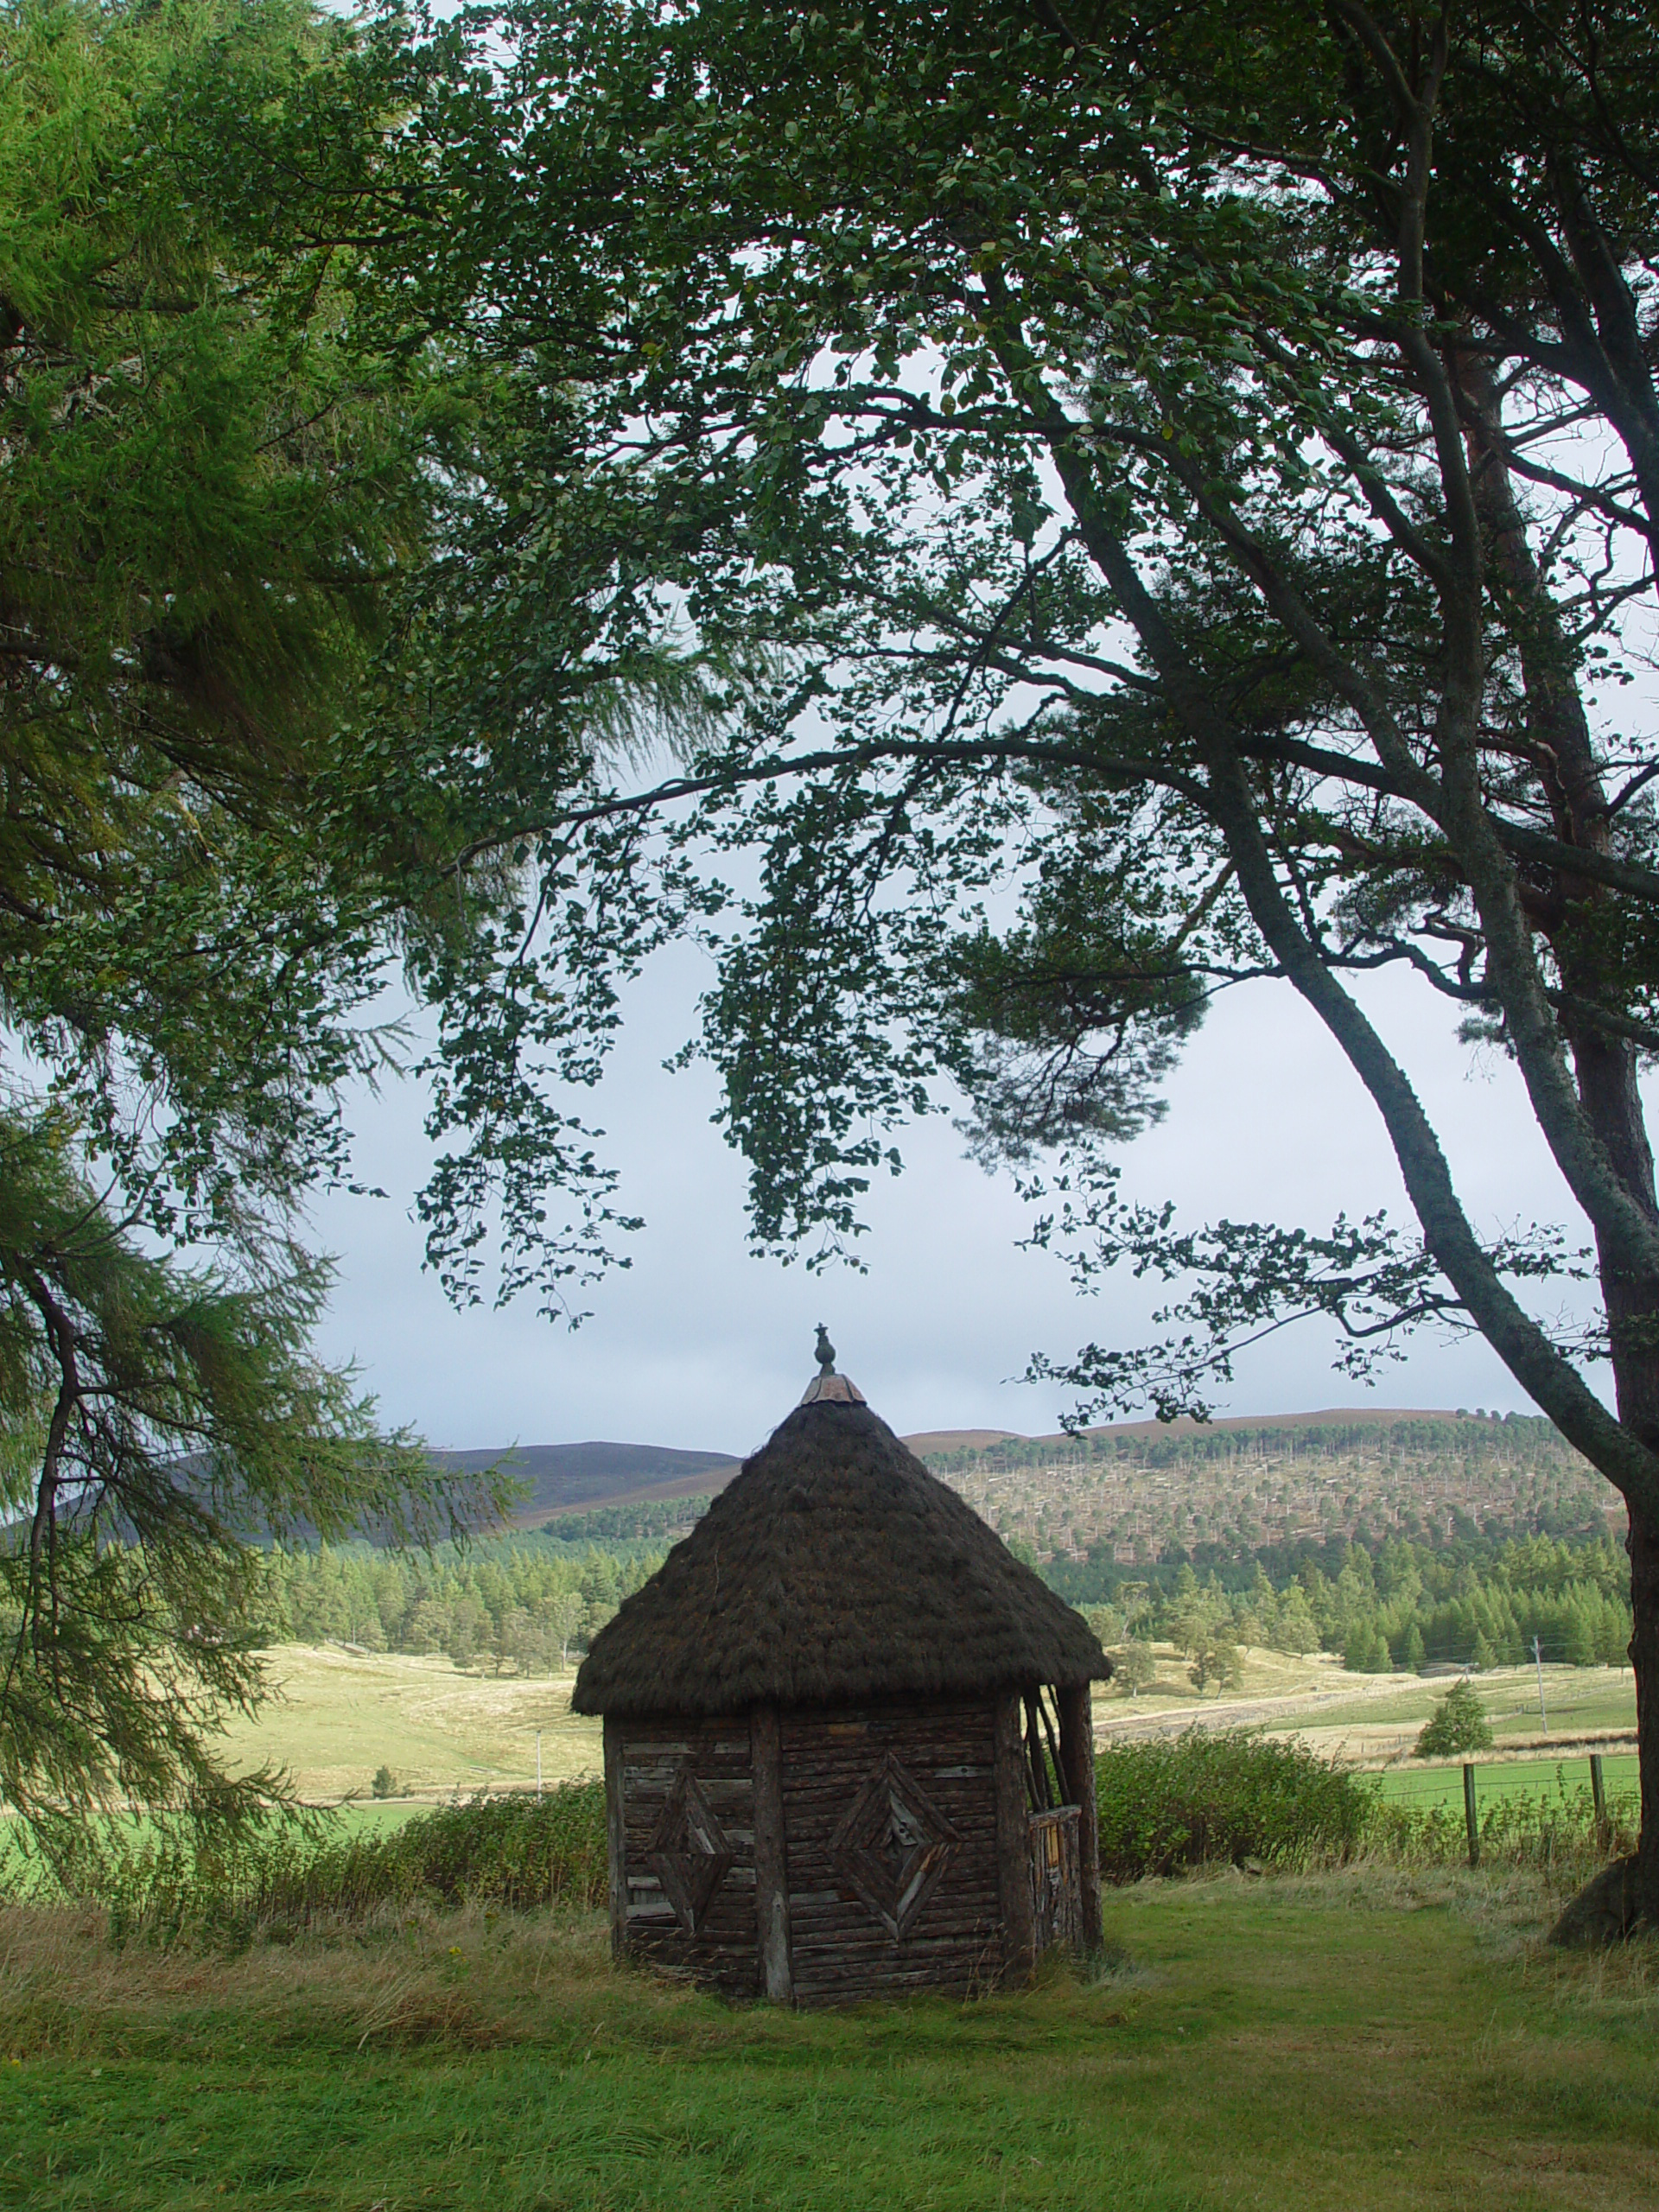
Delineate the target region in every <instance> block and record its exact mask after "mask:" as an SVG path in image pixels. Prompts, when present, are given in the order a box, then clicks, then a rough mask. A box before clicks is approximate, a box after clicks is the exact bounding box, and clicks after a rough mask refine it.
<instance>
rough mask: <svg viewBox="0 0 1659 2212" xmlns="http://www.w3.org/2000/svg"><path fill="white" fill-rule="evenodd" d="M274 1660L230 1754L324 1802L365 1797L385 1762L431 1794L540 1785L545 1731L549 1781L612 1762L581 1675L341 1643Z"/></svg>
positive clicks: (233, 1732) (303, 1648) (408, 1783)
mask: <svg viewBox="0 0 1659 2212" xmlns="http://www.w3.org/2000/svg"><path fill="white" fill-rule="evenodd" d="M268 1664H269V1669H270V1679H271V1682H272V1685H273V1688H274V1690H275V1692H276V1694H275V1695H274V1696H273V1697H272V1698H271V1700H270V1702H269V1703H268V1704H267V1705H266V1706H265V1707H264V1710H263V1712H261V1713H260V1714H259V1715H258V1717H257V1719H255V1720H252V1721H245V1720H238V1721H235V1722H233V1723H232V1726H230V1727H229V1729H228V1730H227V1731H226V1743H227V1747H228V1750H229V1753H230V1756H231V1758H232V1760H233V1761H237V1762H240V1761H245V1762H246V1763H247V1764H249V1765H250V1766H255V1765H258V1764H261V1763H262V1762H264V1761H266V1760H269V1761H270V1762H271V1763H272V1764H275V1765H277V1766H281V1767H283V1768H285V1769H286V1770H288V1772H289V1775H290V1776H291V1777H293V1780H294V1782H295V1783H296V1785H297V1787H298V1789H299V1791H300V1794H301V1795H302V1796H304V1797H307V1798H308V1799H311V1800H312V1801H314V1802H324V1803H338V1802H340V1800H341V1799H343V1798H346V1797H357V1798H366V1797H367V1796H368V1794H369V1790H370V1787H371V1784H372V1781H373V1778H374V1774H375V1770H376V1769H377V1768H378V1767H381V1766H389V1767H390V1768H391V1770H392V1772H393V1774H394V1775H395V1776H396V1777H397V1784H398V1786H399V1788H400V1789H401V1788H405V1787H406V1788H409V1789H412V1790H414V1791H415V1793H416V1795H417V1796H423V1797H426V1798H429V1799H430V1798H445V1797H450V1796H454V1795H455V1794H456V1793H457V1792H459V1793H460V1794H461V1796H472V1795H473V1794H474V1792H476V1791H478V1790H480V1789H533V1788H534V1786H535V1782H536V1738H537V1731H538V1730H539V1731H540V1732H541V1738H542V1772H543V1778H544V1779H545V1780H546V1781H548V1782H561V1781H566V1780H569V1779H570V1778H572V1777H575V1776H576V1775H578V1774H594V1773H597V1772H598V1771H599V1769H600V1766H601V1762H602V1756H603V1755H602V1752H601V1744H600V1725H599V1723H598V1721H597V1720H587V1719H582V1716H581V1715H580V1714H579V1713H572V1712H571V1710H570V1686H571V1683H572V1682H573V1681H574V1680H575V1675H574V1671H573V1672H572V1673H569V1674H566V1675H558V1676H552V1677H549V1676H545V1675H531V1676H528V1677H523V1676H519V1675H480V1674H465V1673H462V1672H461V1670H460V1669H457V1668H456V1667H454V1665H452V1663H451V1662H449V1661H448V1659H444V1658H417V1657H416V1656H412V1655H410V1654H409V1653H404V1652H368V1651H349V1650H347V1649H345V1647H344V1646H342V1645H340V1644H318V1645H311V1644H283V1645H281V1646H280V1647H278V1648H277V1649H276V1650H274V1651H272V1652H270V1655H269V1658H268Z"/></svg>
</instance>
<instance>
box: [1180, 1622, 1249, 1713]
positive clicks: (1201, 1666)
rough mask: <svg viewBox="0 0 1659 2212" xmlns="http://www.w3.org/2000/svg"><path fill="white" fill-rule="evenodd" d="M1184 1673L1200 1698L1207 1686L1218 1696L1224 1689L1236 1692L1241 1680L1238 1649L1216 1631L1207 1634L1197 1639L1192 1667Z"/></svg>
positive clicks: (1193, 1651) (1241, 1670) (1241, 1673)
mask: <svg viewBox="0 0 1659 2212" xmlns="http://www.w3.org/2000/svg"><path fill="white" fill-rule="evenodd" d="M1186 1671H1187V1675H1188V1676H1189V1677H1190V1679H1191V1680H1192V1682H1193V1684H1194V1685H1195V1686H1196V1688H1197V1689H1198V1694H1199V1696H1200V1697H1202V1696H1203V1694H1204V1693H1205V1689H1206V1688H1208V1687H1209V1685H1210V1684H1211V1682H1213V1683H1214V1684H1215V1686H1216V1691H1217V1695H1219V1694H1220V1693H1221V1692H1222V1691H1223V1690H1224V1689H1229V1690H1230V1689H1236V1688H1238V1686H1239V1684H1240V1682H1241V1681H1243V1668H1242V1666H1241V1665H1240V1663H1239V1656H1238V1646H1237V1645H1236V1643H1231V1642H1230V1641H1229V1640H1228V1639H1227V1638H1226V1637H1224V1636H1223V1635H1222V1634H1221V1633H1220V1632H1219V1631H1218V1630H1207V1631H1206V1632H1205V1634H1204V1635H1202V1636H1201V1637H1199V1638H1198V1642H1197V1643H1196V1644H1195V1645H1194V1647H1193V1649H1192V1665H1191V1666H1190V1667H1189V1668H1188V1669H1187V1670H1186Z"/></svg>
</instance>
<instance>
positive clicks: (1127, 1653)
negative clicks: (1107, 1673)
mask: <svg viewBox="0 0 1659 2212" xmlns="http://www.w3.org/2000/svg"><path fill="white" fill-rule="evenodd" d="M1111 1659H1112V1675H1113V1678H1114V1680H1115V1681H1116V1682H1117V1683H1118V1684H1119V1685H1120V1687H1121V1688H1123V1689H1126V1690H1127V1691H1128V1694H1129V1695H1130V1696H1131V1697H1132V1698H1135V1697H1139V1696H1140V1694H1141V1691H1142V1690H1144V1689H1149V1688H1151V1687H1152V1684H1153V1682H1154V1680H1155V1678H1156V1676H1157V1673H1158V1669H1157V1664H1156V1662H1154V1658H1153V1656H1152V1652H1151V1649H1150V1647H1149V1646H1147V1644H1145V1643H1141V1641H1140V1640H1139V1639H1138V1638H1137V1637H1131V1638H1130V1640H1129V1641H1128V1643H1123V1644H1120V1645H1119V1646H1118V1648H1117V1649H1116V1650H1115V1651H1114V1652H1113V1653H1112V1655H1111Z"/></svg>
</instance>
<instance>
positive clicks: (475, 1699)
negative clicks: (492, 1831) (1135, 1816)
mask: <svg viewBox="0 0 1659 2212" xmlns="http://www.w3.org/2000/svg"><path fill="white" fill-rule="evenodd" d="M1242 1656H1243V1681H1242V1683H1241V1685H1240V1688H1238V1690H1237V1691H1236V1692H1230V1693H1229V1694H1227V1695H1225V1696H1222V1697H1217V1695H1216V1694H1214V1693H1213V1692H1211V1693H1210V1694H1203V1695H1201V1694H1200V1693H1199V1692H1198V1690H1197V1689H1196V1688H1194V1686H1193V1684H1192V1681H1191V1680H1190V1679H1189V1677H1188V1675H1187V1670H1186V1665H1185V1661H1184V1660H1183V1659H1182V1658H1181V1656H1180V1655H1179V1653H1178V1652H1177V1651H1176V1650H1175V1649H1174V1647H1173V1645H1170V1644H1162V1645H1157V1646H1154V1658H1155V1661H1156V1667H1157V1673H1156V1678H1155V1680H1154V1684H1153V1686H1152V1687H1151V1688H1149V1689H1147V1690H1145V1691H1143V1692H1142V1693H1141V1694H1140V1696H1138V1697H1135V1698H1128V1697H1126V1696H1125V1695H1123V1694H1122V1692H1121V1691H1117V1690H1115V1689H1112V1688H1109V1687H1105V1688H1102V1689H1101V1690H1100V1691H1099V1692H1098V1693H1097V1694H1096V1700H1095V1725H1096V1732H1097V1733H1098V1735H1099V1738H1100V1740H1101V1741H1102V1742H1103V1743H1104V1742H1109V1741H1111V1740H1113V1739H1115V1738H1116V1737H1117V1736H1119V1735H1121V1734H1128V1735H1138V1734H1141V1733H1162V1732H1168V1731H1170V1730H1172V1729H1178V1728H1185V1727H1187V1726H1191V1725H1192V1724H1193V1723H1195V1722H1196V1723H1198V1725H1200V1726H1211V1727H1231V1726H1237V1725H1239V1724H1240V1723H1244V1724H1247V1725H1250V1726H1259V1727H1263V1728H1266V1729H1267V1730H1268V1732H1270V1733H1273V1734H1276V1735H1284V1736H1294V1737H1295V1738H1297V1739H1298V1740H1300V1741H1301V1742H1304V1743H1306V1744H1308V1745H1312V1746H1313V1747H1314V1748H1315V1749H1318V1750H1319V1751H1322V1752H1324V1753H1325V1754H1326V1755H1334V1756H1338V1757H1341V1758H1346V1759H1349V1760H1351V1761H1353V1762H1355V1763H1357V1764H1363V1765H1368V1766H1379V1767H1380V1766H1383V1765H1384V1764H1386V1763H1388V1762H1389V1761H1390V1760H1396V1759H1399V1758H1402V1757H1404V1756H1405V1755H1406V1754H1407V1753H1408V1752H1409V1751H1410V1748H1411V1745H1412V1744H1413V1743H1414V1741H1415V1738H1416V1735H1417V1732H1418V1730H1419V1729H1420V1728H1421V1726H1422V1725H1423V1723H1424V1721H1425V1720H1427V1718H1428V1715H1429V1713H1430V1711H1431V1710H1432V1708H1433V1704H1434V1700H1436V1698H1438V1697H1440V1696H1442V1695H1443V1694H1445V1691H1446V1682H1445V1681H1444V1680H1436V1679H1420V1678H1419V1677H1417V1676H1415V1675H1354V1674H1350V1673H1348V1672H1346V1671H1345V1670H1344V1668H1343V1666H1342V1664H1341V1662H1339V1661H1338V1660H1336V1659H1333V1658H1332V1656H1330V1654H1329V1653H1324V1652H1321V1653H1314V1654H1312V1655H1310V1656H1306V1657H1305V1658H1300V1659H1296V1658H1290V1657H1287V1656H1286V1655H1285V1654H1284V1653H1282V1652H1277V1651H1265V1650H1257V1649H1246V1650H1245V1651H1244V1652H1243V1655H1242ZM270 1673H271V1677H272V1681H273V1684H274V1686H275V1687H276V1689H277V1696H276V1697H274V1698H273V1699H272V1700H271V1701H270V1704H269V1705H267V1707H265V1708H264V1712H263V1713H261V1714H260V1716H259V1717H258V1719H257V1720H255V1721H252V1722H237V1723H234V1724H232V1727H231V1728H230V1730H229V1732H228V1735H227V1742H228V1745H229V1747H230V1749H231V1751H232V1756H234V1757H237V1758H243V1759H245V1760H246V1761H247V1763H248V1764H258V1763H259V1762H260V1761H262V1760H266V1759H269V1760H270V1761H272V1762H274V1763H275V1764H277V1765H279V1766H283V1767H285V1768H286V1769H287V1770H289V1773H290V1775H291V1776H292V1777H293V1779H294V1781H295V1783H296V1786H297V1788H298V1789H299V1792H300V1795H301V1796H302V1797H304V1798H306V1799H308V1801H310V1802H314V1803H319V1804H340V1803H341V1802H356V1801H364V1800H367V1799H368V1797H369V1795H370V1791H371V1789H372V1786H373V1778H374V1776H375V1773H376V1771H377V1770H378V1769H379V1768H380V1767H381V1766H383V1765H384V1766H387V1767H389V1768H390V1769H391V1772H392V1775H393V1777H394V1780H395V1784H396V1787H397V1789H398V1790H399V1791H400V1792H401V1791H404V1790H408V1791H409V1792H410V1795H411V1796H413V1797H414V1798H416V1799H420V1800H424V1801H426V1802H433V1801H435V1800H442V1799H445V1798H448V1797H452V1796H473V1795H474V1794H475V1793H476V1792H477V1791H479V1790H480V1789H497V1790H499V1789H528V1788H531V1787H533V1785H534V1783H535V1778H536V1734H537V1730H538V1729H539V1730H540V1731H541V1732H542V1772H543V1780H544V1781H545V1782H546V1783H549V1784H551V1783H556V1782H563V1781H569V1780H572V1779H574V1778H575V1777H577V1776H578V1775H582V1774H594V1773H597V1772H598V1770H599V1768H600V1765H601V1745H600V1728H599V1723H598V1722H597V1721H596V1720H591V1719H584V1718H583V1717H582V1715H581V1714H579V1713H572V1712H571V1710H570V1689H571V1685H572V1683H573V1681H574V1680H575V1675H574V1671H573V1670H571V1671H567V1672H565V1673H563V1674H562V1675H553V1676H541V1675H530V1676H521V1675H480V1674H477V1673H472V1672H467V1671H464V1670H462V1669H459V1668H457V1667H455V1666H454V1664H453V1662H451V1661H450V1660H448V1659H447V1658H445V1657H444V1656H442V1655H441V1654H440V1655H435V1656H426V1657H421V1656H414V1655H412V1654H409V1653H403V1652H367V1651H351V1650H348V1649H346V1648H345V1647H344V1646H342V1645H338V1644H321V1645H302V1644H285V1645H283V1646H280V1647H279V1648H278V1649H276V1650H274V1651H273V1652H272V1653H271V1654H270ZM1478 1689H1479V1692H1480V1695H1481V1699H1482V1701H1483V1703H1484V1705H1485V1706H1486V1707H1487V1710H1488V1713H1489V1715H1490V1717H1491V1722H1492V1727H1493V1732H1494V1734H1495V1736H1496V1737H1497V1749H1498V1751H1503V1750H1504V1749H1505V1748H1506V1747H1523V1746H1526V1747H1529V1746H1532V1745H1536V1744H1537V1743H1538V1742H1539V1740H1540V1738H1539V1716H1538V1684H1537V1676H1536V1675H1535V1672H1534V1671H1533V1670H1532V1669H1529V1668H1524V1667H1503V1668H1496V1669H1493V1670H1492V1671H1491V1673H1490V1674H1488V1675H1481V1676H1479V1677H1478ZM1544 1694H1545V1701H1546V1705H1547V1707H1548V1718H1549V1726H1550V1729H1551V1732H1553V1733H1555V1734H1559V1735H1560V1736H1561V1737H1563V1738H1569V1739H1570V1738H1575V1737H1577V1736H1579V1735H1581V1734H1599V1733H1600V1732H1605V1731H1610V1730H1619V1731H1622V1730H1630V1729H1634V1727H1635V1726H1636V1695H1635V1689H1634V1687H1633V1684H1632V1681H1631V1676H1630V1670H1629V1669H1628V1668H1624V1669H1616V1668H1611V1667H1546V1669H1544ZM1542 1756H1543V1757H1544V1758H1545V1760H1546V1764H1549V1760H1548V1751H1545V1752H1544V1753H1543V1754H1542Z"/></svg>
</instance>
